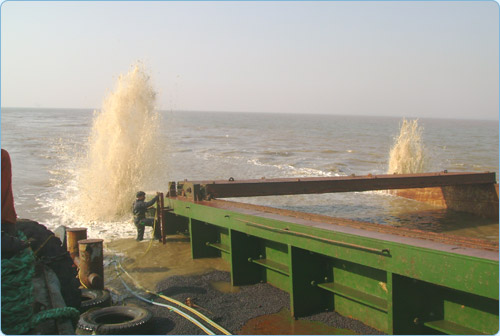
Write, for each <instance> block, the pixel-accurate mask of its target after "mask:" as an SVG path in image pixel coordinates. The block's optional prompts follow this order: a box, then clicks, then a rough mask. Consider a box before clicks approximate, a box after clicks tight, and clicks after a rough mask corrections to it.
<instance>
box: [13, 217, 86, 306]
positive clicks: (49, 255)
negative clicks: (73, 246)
mask: <svg viewBox="0 0 500 336" xmlns="http://www.w3.org/2000/svg"><path fill="white" fill-rule="evenodd" d="M16 227H17V229H18V230H19V231H22V232H23V233H24V234H25V235H26V237H27V238H28V240H29V241H30V246H31V249H32V250H33V252H35V251H37V254H36V258H37V259H38V260H41V261H42V262H44V263H45V264H46V265H47V266H48V267H50V268H51V269H52V270H53V271H54V273H55V274H56V275H57V278H58V279H59V283H60V285H61V294H62V297H63V298H64V302H65V303H66V306H68V307H74V308H76V309H79V308H80V303H81V292H80V282H79V281H78V279H77V274H78V272H77V269H76V267H75V266H74V263H73V260H72V259H71V257H70V255H69V253H68V251H67V250H66V249H65V248H64V247H63V246H62V243H61V240H60V239H59V238H57V237H56V236H55V235H54V233H53V232H52V231H50V230H48V229H47V228H46V227H45V226H44V225H42V224H40V223H38V222H35V221H32V220H30V219H19V218H18V219H17V223H16Z"/></svg>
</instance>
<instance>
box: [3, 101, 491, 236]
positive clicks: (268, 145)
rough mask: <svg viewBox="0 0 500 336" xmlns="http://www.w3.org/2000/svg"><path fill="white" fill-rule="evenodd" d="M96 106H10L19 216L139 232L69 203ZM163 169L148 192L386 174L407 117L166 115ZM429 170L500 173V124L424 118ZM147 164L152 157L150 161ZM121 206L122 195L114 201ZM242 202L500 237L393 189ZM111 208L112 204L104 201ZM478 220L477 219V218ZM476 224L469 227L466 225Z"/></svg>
mask: <svg viewBox="0 0 500 336" xmlns="http://www.w3.org/2000/svg"><path fill="white" fill-rule="evenodd" d="M94 114H95V113H94V111H93V110H86V109H35V108H2V110H1V146H2V148H4V149H6V150H7V151H9V153H10V155H11V159H12V165H13V188H14V197H15V206H16V211H17V213H18V216H19V217H22V218H30V219H33V220H36V221H38V222H40V223H43V224H45V225H47V226H48V227H49V228H50V229H55V228H56V227H57V226H59V225H66V226H68V227H77V226H87V227H89V230H90V232H89V236H92V237H93V238H103V239H108V240H112V239H116V238H123V237H132V236H133V235H134V234H135V227H134V226H133V224H132V221H131V219H130V220H129V219H126V220H124V219H119V220H117V221H114V222H113V221H112V222H109V221H108V222H101V221H99V220H92V218H90V219H89V218H87V219H86V220H85V221H82V220H77V219H75V218H72V216H71V212H70V211H69V210H70V209H68V208H67V207H65V206H64V202H65V200H66V199H68V197H69V196H70V195H69V194H71V193H73V192H76V191H75V189H74V188H75V185H74V180H75V175H76V170H78V165H79V164H81V162H82V159H83V158H84V157H85V155H86V153H87V151H88V147H89V141H88V140H89V136H90V132H91V128H92V123H93V118H94ZM160 116H161V118H159V120H158V121H157V122H158V123H160V125H159V129H160V131H159V132H158V134H157V138H156V139H155V142H156V143H157V145H158V146H159V147H160V149H161V150H160V151H159V154H158V157H156V158H152V159H151V160H153V159H154V160H159V161H160V168H159V169H157V171H154V172H152V173H151V174H152V175H153V176H152V180H153V181H154V182H149V183H148V184H147V185H144V186H142V187H141V188H142V189H144V190H146V191H149V192H155V191H166V190H167V186H168V182H169V181H181V180H184V179H188V180H199V179H229V178H230V177H233V178H234V179H235V180H238V179H250V178H261V177H266V178H277V177H300V176H307V177H312V176H344V175H351V174H356V175H366V174H384V173H386V172H387V170H388V160H389V152H390V150H391V147H392V146H393V144H394V141H395V138H396V137H397V136H398V134H399V129H400V125H401V122H402V120H401V119H400V118H391V117H354V116H339V115H314V114H308V115H298V114H264V113H227V112H224V113H222V112H186V111H160ZM418 123H419V125H420V126H421V127H422V129H423V132H422V138H423V139H422V140H423V143H424V145H425V148H426V153H427V155H426V161H427V162H426V163H427V168H426V169H427V171H443V170H445V169H446V170H448V171H450V172H452V171H453V172H483V171H492V172H496V173H497V176H498V171H499V169H498V167H499V152H498V149H499V132H498V130H499V127H498V121H496V120H490V121H481V120H451V119H446V120H440V119H419V120H418ZM143 161H144V162H142V165H144V166H145V167H146V166H147V165H148V164H149V163H150V162H148V161H149V160H147V159H146V160H143ZM109 198H110V199H109V201H110V202H113V197H112V196H111V197H109ZM239 201H245V202H251V203H256V204H263V205H269V206H274V207H280V208H286V209H292V210H299V211H305V212H312V213H320V214H326V215H330V216H335V217H344V218H350V219H355V220H361V221H368V222H375V223H381V224H387V225H400V226H407V227H415V228H419V229H425V230H430V231H434V232H449V233H453V234H467V235H471V236H475V237H481V238H486V239H493V240H498V223H493V222H491V221H489V220H485V219H481V218H476V217H475V216H472V215H468V214H464V213H459V212H453V211H448V210H443V209H436V208H433V207H431V206H429V205H424V204H421V203H418V202H415V201H411V200H406V199H402V198H399V197H395V196H390V195H387V194H385V193H383V192H361V193H358V192H356V193H338V194H328V195H303V196H302V195H298V196H280V197H275V196H270V197H256V198H244V199H239ZM102 206H103V207H105V206H107V204H105V203H104V204H102ZM471 223H472V224H471ZM466 226H468V227H469V228H467V229H465V227H466Z"/></svg>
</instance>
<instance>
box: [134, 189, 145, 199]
mask: <svg viewBox="0 0 500 336" xmlns="http://www.w3.org/2000/svg"><path fill="white" fill-rule="evenodd" d="M142 196H146V193H145V192H144V191H138V192H137V194H135V197H137V198H139V197H142Z"/></svg>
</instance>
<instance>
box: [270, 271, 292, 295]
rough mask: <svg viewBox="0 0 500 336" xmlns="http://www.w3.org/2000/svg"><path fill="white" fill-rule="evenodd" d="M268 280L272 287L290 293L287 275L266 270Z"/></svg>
mask: <svg viewBox="0 0 500 336" xmlns="http://www.w3.org/2000/svg"><path fill="white" fill-rule="evenodd" d="M265 272H266V278H265V281H266V282H268V283H270V284H271V285H273V286H275V287H277V288H279V289H281V290H284V291H285V292H290V282H289V279H288V276H287V275H284V274H282V273H279V272H276V271H274V270H271V269H267V268H266V269H265Z"/></svg>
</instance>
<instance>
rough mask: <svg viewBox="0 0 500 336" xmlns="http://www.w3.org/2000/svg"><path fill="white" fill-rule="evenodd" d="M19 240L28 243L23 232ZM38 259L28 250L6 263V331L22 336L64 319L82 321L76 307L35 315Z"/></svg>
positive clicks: (3, 271)
mask: <svg viewBox="0 0 500 336" xmlns="http://www.w3.org/2000/svg"><path fill="white" fill-rule="evenodd" d="M18 237H19V238H20V239H21V240H24V241H26V240H27V238H26V236H25V235H24V234H23V233H22V232H21V231H19V232H18ZM34 273H35V257H34V255H33V251H32V250H31V248H25V249H23V250H22V251H20V252H19V253H17V254H16V255H14V256H13V257H12V258H10V259H2V331H3V332H4V333H5V334H11V335H20V334H24V333H26V332H28V331H29V330H30V329H31V328H33V327H35V326H36V325H37V324H38V323H40V322H42V321H45V320H47V319H54V318H60V317H67V318H71V319H72V320H73V322H74V323H76V321H78V318H79V316H80V313H79V311H78V310H77V309H75V308H73V307H63V308H56V309H49V310H44V311H41V312H39V313H37V314H34V312H33V301H34V298H33V275H34Z"/></svg>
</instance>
